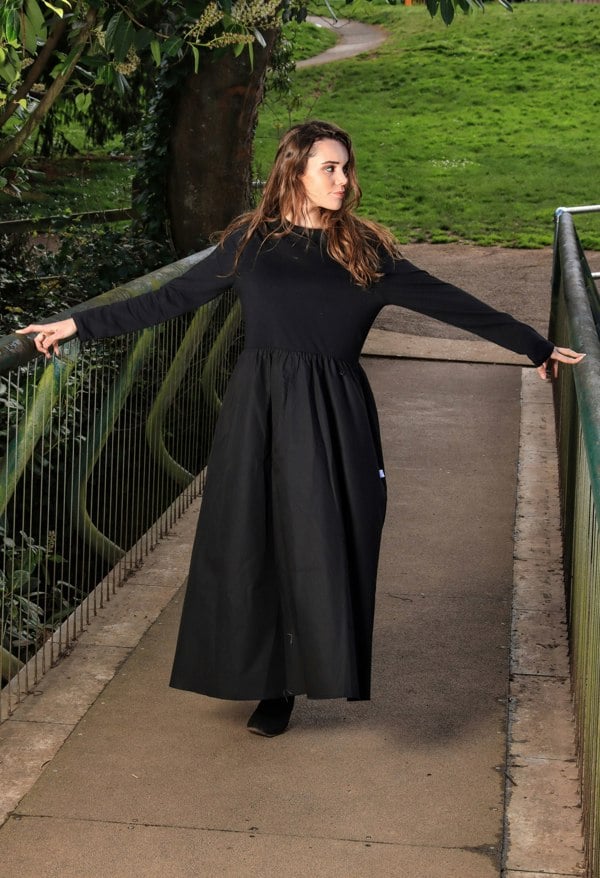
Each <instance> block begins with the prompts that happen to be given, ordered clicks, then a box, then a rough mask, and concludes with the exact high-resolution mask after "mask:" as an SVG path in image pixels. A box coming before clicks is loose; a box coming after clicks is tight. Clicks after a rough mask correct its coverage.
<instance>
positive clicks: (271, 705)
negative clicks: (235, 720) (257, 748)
mask: <svg viewBox="0 0 600 878" xmlns="http://www.w3.org/2000/svg"><path fill="white" fill-rule="evenodd" d="M293 709H294V696H293V695H288V696H287V697H284V698H264V699H263V700H262V701H261V702H260V704H259V705H258V707H257V708H256V710H255V711H254V713H253V714H252V716H251V717H250V719H249V720H248V726H247V728H248V731H249V732H254V734H255V735H263V737H265V738H274V737H275V735H281V733H282V732H285V730H286V729H287V726H288V723H289V721H290V716H291V715H292V710H293Z"/></svg>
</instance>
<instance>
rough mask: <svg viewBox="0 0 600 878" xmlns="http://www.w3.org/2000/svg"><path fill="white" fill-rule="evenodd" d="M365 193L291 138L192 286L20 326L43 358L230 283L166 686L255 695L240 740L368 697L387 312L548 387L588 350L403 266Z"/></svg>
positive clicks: (301, 139)
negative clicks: (233, 325)
mask: <svg viewBox="0 0 600 878" xmlns="http://www.w3.org/2000/svg"><path fill="white" fill-rule="evenodd" d="M360 194H361V193H360V189H359V186H358V181H357V177H356V169H355V158H354V153H353V150H352V144H351V142H350V138H349V136H348V135H347V134H346V133H345V132H344V131H342V130H341V129H339V128H338V127H337V126H335V125H332V124H329V123H326V122H319V121H312V122H308V123H306V124H302V125H297V126H295V127H294V128H292V129H291V130H290V131H289V132H288V133H287V134H286V135H285V136H284V138H283V139H282V141H281V144H280V146H279V149H278V152H277V156H276V159H275V164H274V167H273V170H272V171H271V174H270V176H269V179H268V181H267V184H266V187H265V190H264V195H263V198H262V201H261V203H260V205H259V206H258V207H257V208H256V209H255V210H254V211H251V212H249V213H247V214H245V215H243V216H242V217H240V218H238V219H237V220H235V221H234V222H233V223H232V224H231V225H230V226H229V228H228V229H227V230H226V231H225V232H224V233H223V235H222V238H221V243H220V245H219V246H218V247H217V248H216V249H215V250H214V251H213V252H212V253H211V254H210V256H208V257H207V258H206V259H204V260H203V261H202V262H200V263H199V264H198V265H196V266H195V267H194V268H192V269H191V270H190V271H188V272H187V273H186V274H185V275H183V276H182V277H180V278H178V279H177V280H175V281H172V282H171V283H168V284H166V285H165V286H164V287H162V288H161V289H160V290H158V291H157V292H152V293H147V294H146V295H143V296H139V297H138V298H134V299H131V300H127V301H124V302H118V303H115V304H112V305H107V306H103V307H99V308H94V309H91V310H89V311H83V312H81V313H77V314H75V315H73V317H72V318H69V319H68V320H63V321H60V322H58V323H50V324H45V325H40V326H28V327H26V328H25V329H22V330H20V332H22V333H29V332H34V333H36V336H35V339H34V341H35V344H36V347H37V349H38V350H39V351H41V352H42V353H44V354H45V355H46V356H50V352H51V351H54V352H55V353H57V352H58V343H59V341H61V340H62V339H65V338H68V337H70V336H72V335H74V334H75V333H78V335H79V337H80V338H81V339H82V340H86V339H90V338H103V337H107V336H113V335H119V334H121V333H124V332H130V331H133V330H137V329H141V328H142V327H145V326H150V325H153V324H156V323H159V322H161V321H163V320H167V319H169V318H171V317H174V316H176V315H178V314H182V313H183V312H185V311H190V310H192V309H195V308H197V307H198V306H199V305H201V304H203V303H205V302H207V301H209V300H210V299H212V298H214V297H215V296H217V295H218V294H219V293H221V292H222V291H224V290H225V289H227V288H229V287H230V286H233V287H234V288H235V289H236V291H237V293H238V295H239V297H240V299H241V302H242V307H243V310H244V317H245V330H246V336H245V349H244V351H243V352H242V354H241V356H240V358H239V360H238V363H237V365H236V368H235V370H234V373H233V375H232V378H231V381H230V383H229V387H228V390H227V393H226V397H225V401H224V404H223V408H222V412H221V416H220V418H219V423H218V426H217V429H216V433H215V438H214V443H213V450H212V452H211V458H210V462H209V466H208V478H207V483H206V489H205V494H204V499H203V503H202V510H201V514H200V520H199V525H198V532H197V536H196V541H195V545H194V549H193V553H192V558H191V564H190V575H189V584H188V589H187V594H186V598H185V602H184V608H183V613H182V620H181V627H180V631H179V639H178V643H177V648H176V653H175V661H174V667H173V672H172V677H171V685H172V686H175V687H176V688H181V689H188V690H192V691H195V692H200V693H203V694H206V695H211V696H214V697H218V698H229V699H240V700H246V699H261V700H260V703H259V705H258V707H257V709H256V710H255V711H254V713H253V714H252V716H251V718H250V720H249V721H248V728H249V729H250V731H253V732H256V733H258V734H262V735H265V736H273V735H277V734H280V733H281V732H283V731H284V730H285V728H286V727H287V725H288V722H289V718H290V715H291V712H292V708H293V704H294V696H295V695H298V694H302V693H305V694H307V695H308V696H309V697H312V698H337V697H346V698H349V699H368V698H369V695H370V675H371V640H372V630H373V613H374V601H375V578H376V572H377V560H378V553H379V542H380V535H381V529H382V526H383V519H384V514H385V499H386V487H385V476H384V469H383V460H382V455H381V445H380V440H379V428H378V423H377V413H376V410H375V405H374V402H373V397H372V395H371V391H370V388H369V385H368V382H367V379H366V376H365V374H364V372H363V371H362V369H361V367H360V366H359V363H358V358H359V354H360V351H361V347H362V344H363V342H364V340H365V337H366V335H367V332H368V330H369V328H370V326H371V324H372V323H373V321H374V319H375V317H376V316H377V314H378V312H379V311H380V309H381V308H382V307H383V306H384V305H390V304H396V305H403V306H405V307H408V308H411V309H413V310H415V311H419V312H421V313H424V314H428V315H430V316H433V317H436V318H438V319H439V320H443V321H445V322H447V323H451V324H453V325H456V326H460V327H462V328H465V329H468V330H471V331H472V332H474V333H476V334H478V335H480V336H482V337H484V338H487V339H490V340H492V341H494V342H496V343H498V344H500V345H502V346H504V347H506V348H509V349H510V350H513V351H517V352H519V353H523V354H527V355H528V356H529V357H530V358H531V359H532V360H533V362H534V364H535V365H536V366H537V367H538V372H539V374H540V377H542V378H545V377H546V374H547V369H549V368H550V365H551V364H552V370H553V371H554V374H556V368H557V366H558V363H559V362H562V363H570V364H574V363H578V362H579V361H580V360H581V359H582V356H583V355H582V354H578V353H576V352H574V351H571V350H569V349H567V348H555V347H554V346H553V345H552V343H551V342H549V341H547V340H546V339H545V338H543V337H542V336H540V335H539V334H538V333H537V332H535V330H533V329H532V328H531V327H529V326H526V325H525V324H523V323H520V322H518V321H516V320H515V319H514V318H512V317H510V316H509V315H508V314H503V313H500V312H498V311H495V310H494V309H493V308H490V307H489V306H487V305H485V304H484V303H482V302H480V301H478V300H477V299H475V298H473V297H472V296H470V295H469V294H468V293H465V292H463V291H462V290H460V289H458V288H457V287H454V286H452V285H450V284H446V283H443V282H442V281H440V280H437V279H436V278H434V277H432V276H431V275H429V274H427V273H426V272H424V271H421V270H419V269H418V268H416V267H415V266H413V265H411V264H410V263H409V262H408V261H406V260H405V259H403V258H402V257H401V255H400V253H399V250H398V245H397V243H396V241H395V240H394V238H393V237H392V236H391V235H390V233H389V232H388V231H386V230H385V229H383V228H382V227H380V226H378V225H376V224H375V223H372V222H368V221H366V220H363V219H359V218H358V217H357V216H356V215H355V214H354V209H355V207H356V206H357V205H358V203H359V199H360Z"/></svg>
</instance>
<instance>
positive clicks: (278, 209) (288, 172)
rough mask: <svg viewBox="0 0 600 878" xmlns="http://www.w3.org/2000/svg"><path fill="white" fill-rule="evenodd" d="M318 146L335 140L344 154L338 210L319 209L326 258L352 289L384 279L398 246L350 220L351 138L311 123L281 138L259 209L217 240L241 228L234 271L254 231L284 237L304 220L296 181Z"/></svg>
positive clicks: (356, 199)
mask: <svg viewBox="0 0 600 878" xmlns="http://www.w3.org/2000/svg"><path fill="white" fill-rule="evenodd" d="M319 140H337V141H339V143H341V144H342V145H343V146H345V148H346V150H347V151H348V165H347V167H346V168H345V172H346V176H347V178H348V183H347V185H346V189H345V195H344V201H343V203H342V205H341V207H340V208H338V209H337V210H327V209H326V208H323V207H322V208H320V212H321V217H320V219H321V226H322V228H323V230H324V233H325V238H324V239H325V241H326V245H327V253H328V254H329V256H331V258H332V259H335V260H336V262H339V263H340V265H343V266H344V268H346V269H347V270H348V271H349V272H350V274H351V275H352V278H353V280H354V282H355V283H356V284H358V285H359V286H361V287H368V286H370V285H371V284H372V283H374V282H375V281H376V280H378V278H380V277H381V276H382V271H381V260H382V257H383V255H384V254H389V255H390V256H392V257H395V258H397V257H399V255H400V251H399V246H398V242H397V241H396V239H395V238H394V237H393V235H392V234H391V233H390V232H389V231H388V230H387V229H385V228H384V227H383V226H380V225H378V224H377V223H374V222H371V221H370V220H365V219H361V218H360V217H357V216H356V215H355V214H354V210H355V209H356V208H357V207H358V205H359V203H360V199H361V195H362V193H361V189H360V186H359V185H358V178H357V175H356V158H355V155H354V149H353V148H352V141H351V139H350V136H349V135H348V134H347V133H346V132H345V131H343V130H342V129H341V128H338V126H337V125H333V124H332V123H331V122H321V121H319V120H317V119H315V120H312V121H310V122H304V123H303V124H301V125H295V126H294V127H293V128H290V130H289V131H288V132H287V133H286V134H284V136H283V138H282V139H281V142H280V144H279V147H278V149H277V154H276V156H275V162H274V164H273V168H272V169H271V173H270V174H269V178H268V180H267V182H266V184H265V188H264V192H263V196H262V198H261V200H260V203H259V205H258V207H256V208H255V209H254V210H251V211H248V212H247V213H244V214H242V215H241V216H239V217H237V219H235V220H234V221H233V222H232V223H230V225H229V226H228V227H227V228H226V229H225V231H224V232H223V233H222V235H221V242H223V241H224V240H225V239H226V238H227V237H228V236H229V235H230V234H231V233H232V232H234V231H236V230H237V229H240V228H243V227H245V233H244V234H243V235H242V238H241V240H240V244H239V247H238V251H237V254H236V261H235V265H236V267H237V263H238V261H239V258H240V256H241V254H242V252H243V250H244V247H245V246H246V244H247V243H248V241H249V240H250V238H251V237H252V235H254V233H255V232H256V231H260V233H261V234H262V236H263V238H264V240H265V241H266V240H267V239H268V238H271V237H273V238H280V237H282V236H284V235H288V234H289V233H290V232H291V231H292V230H293V229H295V226H294V222H293V219H294V218H298V217H301V216H302V214H303V210H304V208H305V204H306V192H305V189H304V184H303V183H302V180H301V179H300V178H301V177H302V175H303V174H304V172H305V170H306V163H307V161H308V159H309V158H310V156H311V153H312V151H313V147H314V145H315V143H316V142H317V141H319ZM288 217H291V218H292V219H288ZM306 234H307V235H310V230H308V229H307V232H306ZM263 243H264V241H263Z"/></svg>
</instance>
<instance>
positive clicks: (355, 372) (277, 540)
mask: <svg viewBox="0 0 600 878" xmlns="http://www.w3.org/2000/svg"><path fill="white" fill-rule="evenodd" d="M385 502H386V485H385V476H384V471H383V459H382V452H381V442H380V436H379V426H378V419H377V412H376V409H375V403H374V400H373V396H372V393H371V389H370V387H369V384H368V381H367V378H366V375H365V373H364V372H363V370H362V368H361V366H360V365H359V364H358V363H357V362H354V363H349V362H345V361H342V360H339V359H335V358H332V357H328V356H324V355H321V354H315V353H305V352H296V351H286V350H267V349H246V350H244V351H243V352H242V354H241V356H240V358H239V360H238V362H237V364H236V367H235V369H234V372H233V375H232V377H231V380H230V382H229V385H228V388H227V392H226V394H225V398H224V401H223V406H222V410H221V413H220V416H219V420H218V424H217V428H216V431H215V436H214V440H213V446H212V450H211V454H210V459H209V463H208V470H207V480H206V486H205V491H204V496H203V499H202V506H201V511H200V517H199V522H198V530H197V533H196V539H195V543H194V548H193V551H192V557H191V562H190V570H189V578H188V583H187V591H186V595H185V600H184V604H183V610H182V617H181V624H180V629H179V637H178V641H177V647H176V651H175V658H174V664H173V671H172V675H171V686H173V687H175V688H178V689H186V690H191V691H194V692H199V693H202V694H205V695H210V696H213V697H218V698H228V699H236V700H237V699H239V700H245V699H261V698H275V697H280V696H281V695H283V694H290V693H291V694H295V695H300V694H306V695H308V696H309V697H311V698H336V697H346V698H351V699H368V698H369V697H370V678H371V647H372V634H373V616H374V608H375V583H376V575H377V563H378V556H379V545H380V538H381V530H382V526H383V520H384V516H385Z"/></svg>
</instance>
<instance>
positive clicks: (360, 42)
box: [296, 15, 386, 68]
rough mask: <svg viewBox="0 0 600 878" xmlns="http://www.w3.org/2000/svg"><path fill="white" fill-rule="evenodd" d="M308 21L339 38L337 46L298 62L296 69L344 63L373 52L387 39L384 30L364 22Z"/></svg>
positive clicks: (313, 17)
mask: <svg viewBox="0 0 600 878" xmlns="http://www.w3.org/2000/svg"><path fill="white" fill-rule="evenodd" d="M308 20H309V21H310V22H311V23H312V24H316V25H317V26H318V27H325V28H327V29H328V30H331V31H333V32H334V33H335V34H336V36H337V37H338V41H337V43H336V44H335V46H331V47H330V48H329V49H326V50H325V51H324V52H320V53H319V54H318V55H313V57H312V58H305V59H304V61H298V62H297V64H296V67H298V68H302V67H318V66H319V65H320V64H330V63H331V62H332V61H342V60H343V59H345V58H353V57H354V56H355V55H362V53H363V52H372V51H373V50H374V49H376V48H377V47H378V46H380V45H381V44H382V43H383V42H384V41H385V39H386V34H385V31H384V30H383V28H380V27H376V26H375V25H373V24H364V23H363V22H362V21H351V20H349V19H346V18H338V20H337V21H335V22H334V21H332V20H331V19H330V18H322V17H320V16H315V15H309V17H308Z"/></svg>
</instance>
